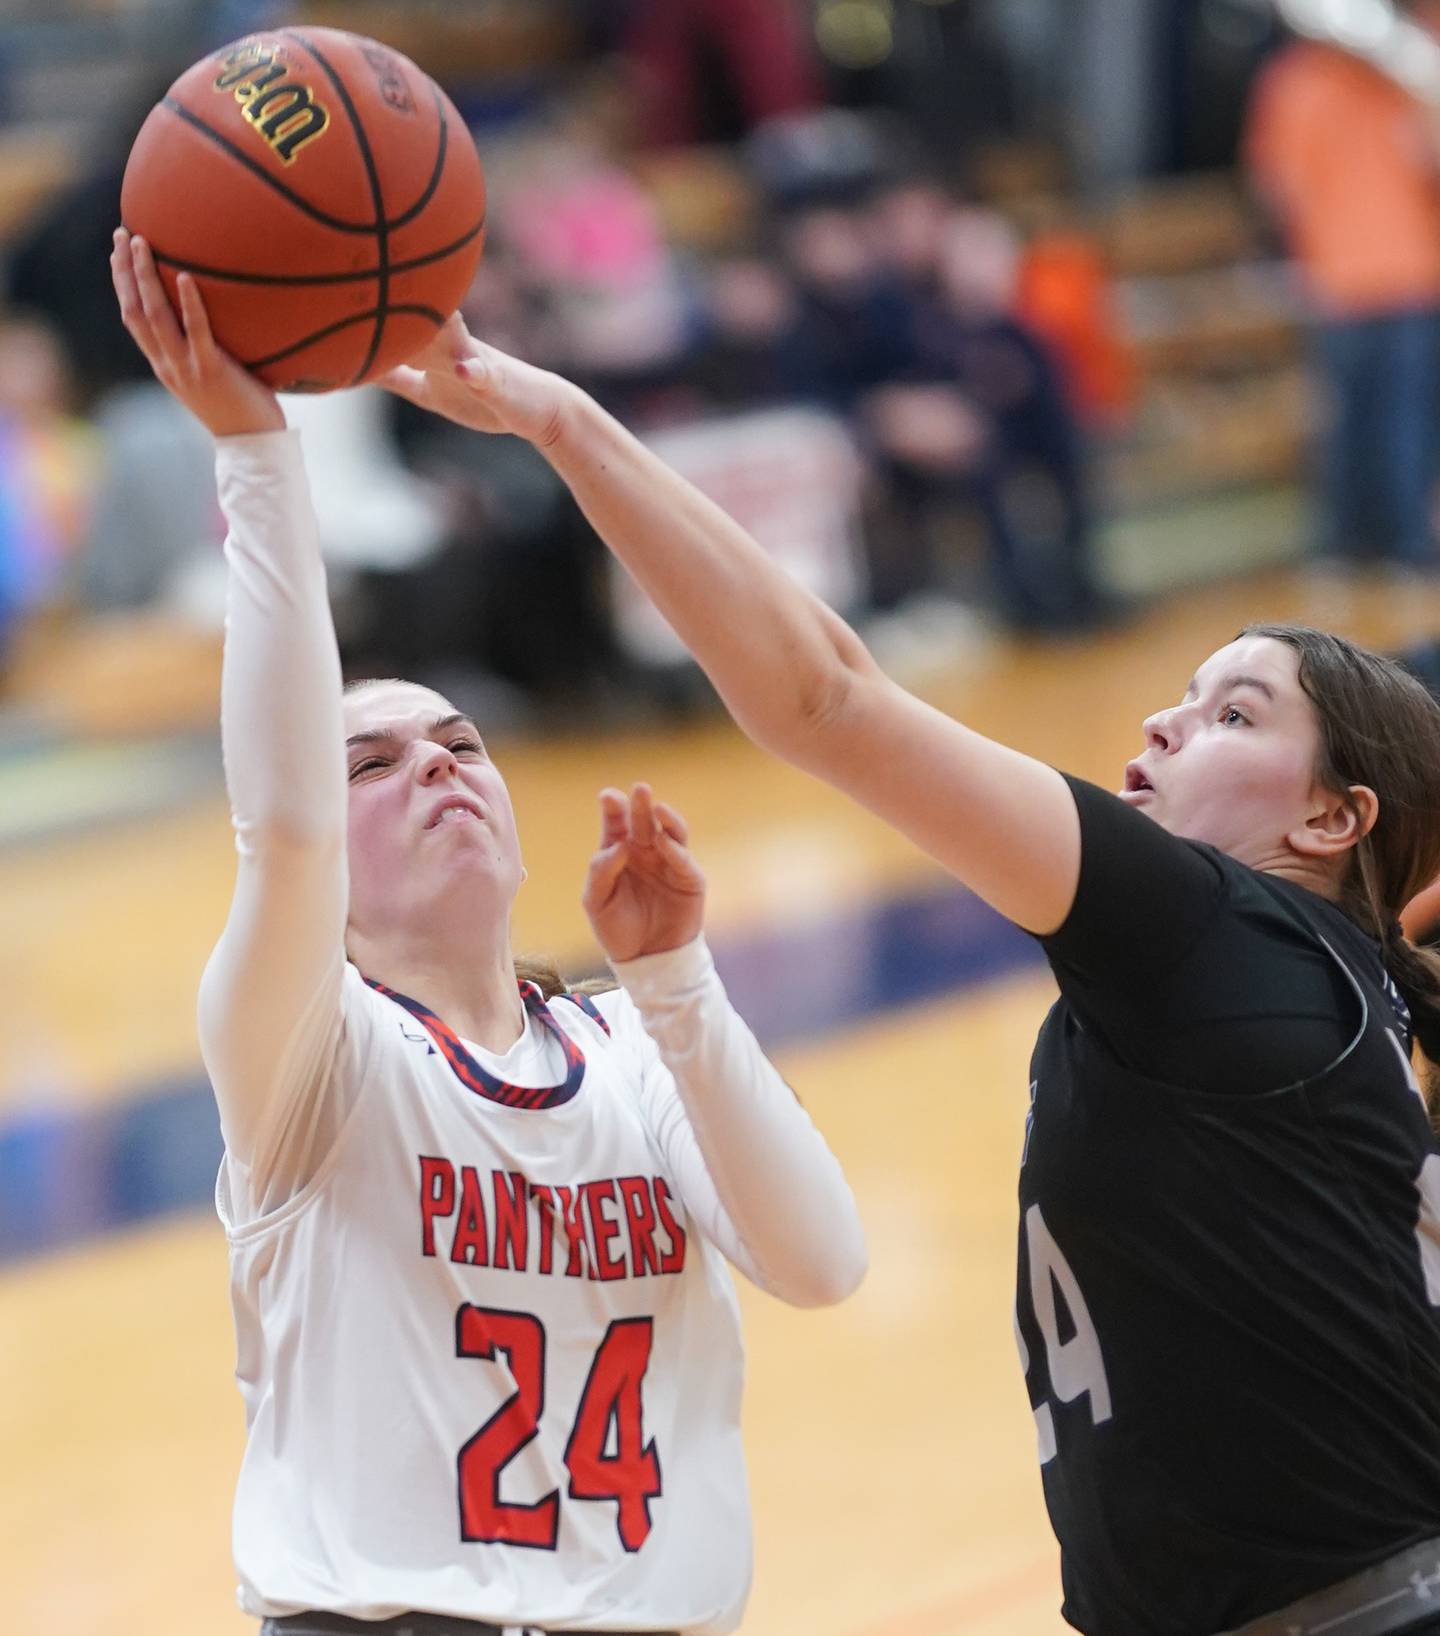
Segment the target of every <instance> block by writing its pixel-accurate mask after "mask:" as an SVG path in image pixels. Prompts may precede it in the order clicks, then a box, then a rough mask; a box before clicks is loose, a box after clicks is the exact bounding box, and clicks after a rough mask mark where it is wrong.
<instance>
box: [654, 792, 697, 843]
mask: <svg viewBox="0 0 1440 1636" xmlns="http://www.w3.org/2000/svg"><path fill="white" fill-rule="evenodd" d="M655 819H656V822H657V823H658V824H659V825H660V828H661V829H662V830H663V831H664V832H665V834H667V835H669V836H671V837H672V838H673V839H675V840H677V841H679V843H680V845H681V846H687V845H688V844H689V841H690V826H689V825H688V824H687V823H686V822H685V820H684V818H683V817H681V815H680V814H679V813H678V812H676V810H675V808H674V807H672V806H671V805H670V803H669V802H668V801H657V802H656V803H655Z"/></svg>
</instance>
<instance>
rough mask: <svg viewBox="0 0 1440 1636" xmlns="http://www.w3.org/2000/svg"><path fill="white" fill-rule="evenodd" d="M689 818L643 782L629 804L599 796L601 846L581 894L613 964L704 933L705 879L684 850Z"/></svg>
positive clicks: (613, 794) (614, 795) (613, 795)
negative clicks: (652, 791)
mask: <svg viewBox="0 0 1440 1636" xmlns="http://www.w3.org/2000/svg"><path fill="white" fill-rule="evenodd" d="M686 836H687V831H686V827H685V820H684V819H683V818H682V817H681V816H680V814H679V813H678V812H676V811H675V809H674V808H673V807H669V806H666V804H665V803H664V802H663V801H656V800H655V799H654V798H653V797H652V795H651V793H650V786H649V785H648V784H637V785H635V787H634V789H632V790H631V792H630V798H629V800H628V801H627V800H626V798H625V796H624V795H622V794H621V792H620V791H619V790H601V792H600V847H599V850H598V851H597V852H596V854H595V856H594V857H593V858H592V859H591V861H590V873H589V875H588V876H587V877H586V880H585V891H584V894H583V895H582V897H581V902H582V903H583V904H584V907H585V913H586V914H587V915H589V917H590V925H591V926H592V927H593V928H594V932H595V936H596V939H597V940H598V941H599V944H600V947H601V948H602V949H604V951H605V953H606V955H607V956H608V957H609V958H610V959H611V960H615V961H619V960H637V959H639V958H640V956H641V955H643V954H663V953H664V952H665V950H667V949H678V948H680V947H681V946H682V945H683V944H686V943H689V942H692V941H693V940H694V939H695V938H696V937H698V936H699V935H700V928H701V926H702V925H703V924H704V920H705V876H704V874H703V873H702V871H701V869H700V866H699V864H697V863H696V862H695V860H694V858H692V857H691V856H690V853H689V851H688V850H687V848H686V845H685V841H686Z"/></svg>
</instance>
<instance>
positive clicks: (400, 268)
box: [151, 217, 485, 287]
mask: <svg viewBox="0 0 1440 1636" xmlns="http://www.w3.org/2000/svg"><path fill="white" fill-rule="evenodd" d="M484 231H485V221H484V218H483V217H482V218H481V219H480V220H479V221H478V222H477V223H476V224H475V226H474V227H472V228H471V229H470V231H469V232H468V233H466V234H465V236H464V237H463V238H458V239H456V240H454V241H453V242H452V243H450V244H443V245H441V247H440V248H439V249H438V250H432V251H430V253H429V254H428V255H424V256H414V257H412V258H411V259H410V260H409V261H396V262H392V263H391V265H390V272H391V274H392V276H393V275H394V274H396V273H413V272H414V271H415V269H416V268H417V267H429V266H430V265H432V263H434V262H437V261H444V259H445V258H446V256H453V255H454V254H455V252H456V251H457V250H463V249H464V248H465V246H466V245H467V244H469V243H470V241H471V240H472V239H473V238H475V237H476V236H477V234H480V233H483V232H484ZM151 254H152V255H153V256H154V257H155V260H156V261H157V262H160V263H161V264H162V265H163V266H166V267H171V268H173V269H174V270H175V271H176V272H177V273H193V274H194V275H195V277H196V278H213V279H215V280H217V281H218V282H220V283H224V284H278V285H288V286H292V287H293V286H295V285H300V284H358V283H360V282H362V281H363V280H364V279H367V278H374V277H375V276H376V272H377V269H376V268H374V267H362V268H361V269H360V271H359V272H358V273H238V272H231V271H230V270H229V269H228V268H225V267H206V266H203V265H202V264H201V263H200V262H198V261H181V260H180V258H179V257H178V256H167V255H166V254H164V252H163V251H160V250H156V249H155V247H154V246H153V245H152V246H151Z"/></svg>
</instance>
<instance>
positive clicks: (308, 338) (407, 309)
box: [241, 305, 445, 385]
mask: <svg viewBox="0 0 1440 1636" xmlns="http://www.w3.org/2000/svg"><path fill="white" fill-rule="evenodd" d="M379 310H380V309H379V308H378V307H371V308H370V310H369V311H368V312H357V313H352V314H351V315H350V317H349V318H342V319H340V320H339V322H338V323H334V324H327V325H326V326H325V328H324V329H317V330H313V331H312V332H311V333H310V334H309V335H302V336H301V337H300V339H299V340H298V341H296V342H294V343H293V345H291V346H288V347H282V348H281V349H280V351H279V352H272V353H271V354H270V355H269V356H268V357H265V358H242V359H241V363H242V365H243V366H244V368H246V369H268V368H269V367H270V365H271V364H278V363H281V362H283V360H284V359H286V358H288V357H290V356H291V354H292V353H296V352H303V351H304V350H305V348H306V347H312V346H314V345H315V344H316V342H317V341H328V340H329V339H330V337H331V336H332V335H338V334H339V333H340V331H341V330H342V329H349V328H350V326H351V325H352V324H368V323H369V322H370V320H371V319H372V318H374V317H375V316H376V314H377V313H378V312H379ZM397 314H403V315H404V316H407V317H410V318H428V319H429V320H430V322H431V323H432V324H434V326H435V328H436V329H439V328H440V326H441V325H442V324H443V323H444V322H445V314H444V313H443V312H436V311H435V309H434V307H419V306H410V305H405V306H398V307H391V308H390V310H389V316H390V317H391V318H393V317H395V316H396V315H397ZM350 384H352V385H353V384H354V383H353V382H352V383H350Z"/></svg>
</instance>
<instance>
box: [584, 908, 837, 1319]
mask: <svg viewBox="0 0 1440 1636" xmlns="http://www.w3.org/2000/svg"><path fill="white" fill-rule="evenodd" d="M615 972H616V975H617V976H618V977H619V978H620V981H621V983H622V984H623V985H624V987H625V989H626V991H627V992H628V993H629V995H630V997H631V999H632V1000H633V1001H634V1002H635V1006H636V1009H637V1010H638V1011H639V1014H640V1017H641V1020H642V1022H643V1023H644V1026H645V1032H646V1033H647V1034H648V1035H649V1036H650V1038H651V1039H652V1040H653V1041H654V1042H655V1045H656V1046H657V1047H658V1049H659V1052H660V1057H661V1061H662V1062H663V1063H664V1065H665V1067H666V1068H667V1069H668V1070H669V1072H670V1075H671V1076H672V1078H673V1079H674V1082H675V1087H676V1090H677V1091H678V1093H679V1097H680V1102H681V1104H682V1106H683V1108H684V1111H685V1115H686V1117H687V1119H688V1121H689V1125H690V1128H691V1130H692V1131H693V1133H694V1137H695V1141H696V1143H697V1144H698V1148H699V1152H700V1156H701V1158H702V1159H703V1161H704V1165H705V1169H706V1172H707V1173H708V1176H709V1179H710V1181H711V1183H712V1184H713V1186H714V1189H715V1192H716V1194H717V1195H718V1198H719V1201H720V1204H721V1206H722V1207H723V1209H724V1211H725V1213H726V1215H727V1216H728V1218H729V1221H730V1223H731V1225H732V1226H733V1227H734V1229H735V1232H736V1234H737V1235H738V1237H739V1239H740V1241H741V1243H742V1244H743V1245H744V1248H745V1250H746V1251H747V1252H748V1255H749V1257H750V1259H751V1260H752V1261H753V1263H754V1265H755V1268H756V1270H757V1272H758V1273H759V1275H760V1280H761V1282H762V1283H763V1284H764V1285H765V1287H766V1288H767V1289H769V1290H771V1291H772V1292H773V1293H774V1294H776V1295H779V1296H780V1297H781V1298H782V1299H784V1300H787V1301H790V1302H792V1303H794V1304H795V1305H799V1306H822V1305H828V1304H830V1303H833V1302H835V1301H839V1300H842V1299H843V1298H844V1297H845V1296H847V1295H849V1294H850V1293H851V1292H852V1291H853V1290H854V1289H855V1288H856V1286H857V1285H858V1284H859V1282H860V1280H861V1278H862V1277H863V1276H864V1273H865V1267H866V1260H867V1256H866V1248H865V1237H864V1232H863V1229H862V1228H861V1225H860V1216H859V1212H858V1211H857V1209H856V1207H855V1200H854V1196H853V1195H852V1193H851V1191H850V1188H849V1185H848V1184H847V1182H846V1180H845V1176H844V1173H843V1172H842V1171H841V1168H840V1165H839V1162H838V1161H837V1160H836V1158H835V1156H834V1155H833V1154H832V1153H831V1152H830V1150H829V1148H828V1147H827V1146H826V1144H825V1141H824V1138H823V1137H822V1136H821V1135H820V1133H819V1132H818V1131H817V1130H816V1128H815V1126H814V1124H813V1123H812V1122H811V1120H810V1117H809V1115H808V1114H807V1113H806V1112H805V1109H804V1108H803V1107H802V1106H801V1105H800V1103H799V1101H798V1100H797V1099H796V1097H795V1095H794V1093H793V1092H792V1091H791V1089H790V1087H789V1086H788V1085H786V1083H785V1081H784V1080H783V1079H782V1078H781V1077H780V1075H779V1073H778V1072H777V1071H776V1069H775V1067H774V1065H773V1064H772V1063H771V1062H770V1061H769V1059H768V1058H767V1057H766V1056H765V1054H764V1052H763V1051H762V1050H761V1049H760V1047H759V1045H758V1044H757V1042H756V1040H755V1036H754V1035H753V1034H752V1033H751V1032H750V1030H749V1028H748V1027H747V1026H746V1024H745V1022H744V1021H743V1019H742V1018H740V1017H739V1016H738V1015H737V1014H736V1012H735V1010H734V1008H733V1007H732V1006H731V1004H730V1002H729V999H728V998H727V996H726V993H725V989H724V986H723V984H722V983H721V981H720V978H719V976H718V974H717V973H716V971H715V966H714V963H713V961H712V960H711V958H710V951H709V949H708V948H707V947H706V945H705V941H704V939H703V938H697V939H696V940H695V942H693V943H690V944H687V945H686V946H685V947H684V948H681V949H675V950H672V951H671V952H669V953H667V954H661V955H651V956H649V957H647V958H645V959H640V960H632V961H628V962H625V963H624V964H620V965H617V966H616V967H615Z"/></svg>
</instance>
